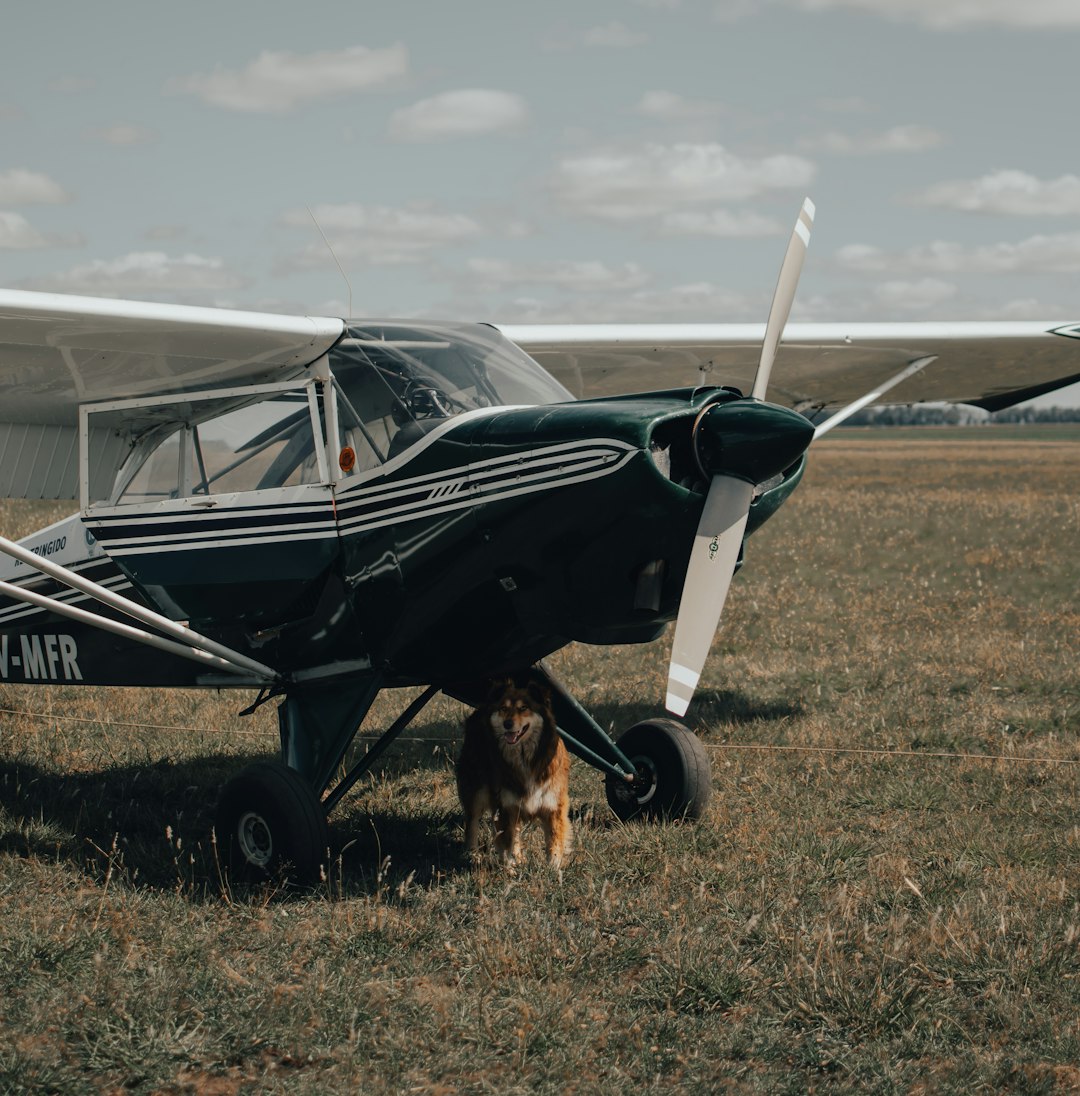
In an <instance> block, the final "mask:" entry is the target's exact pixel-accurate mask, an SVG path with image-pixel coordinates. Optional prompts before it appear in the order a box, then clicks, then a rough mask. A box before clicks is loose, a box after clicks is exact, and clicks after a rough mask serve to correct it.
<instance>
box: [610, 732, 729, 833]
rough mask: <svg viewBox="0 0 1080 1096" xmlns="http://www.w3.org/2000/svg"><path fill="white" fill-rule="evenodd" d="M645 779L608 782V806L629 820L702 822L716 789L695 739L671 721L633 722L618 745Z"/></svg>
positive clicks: (691, 733)
mask: <svg viewBox="0 0 1080 1096" xmlns="http://www.w3.org/2000/svg"><path fill="white" fill-rule="evenodd" d="M618 746H619V749H620V750H622V752H623V753H624V754H626V756H627V757H628V758H629V759H630V760H631V761H632V762H633V763H634V768H635V769H637V771H638V773H639V774H640V775H641V779H639V780H637V781H635V782H634V783H633V784H629V783H627V782H626V781H624V780H620V779H619V778H618V777H616V776H612V775H610V774H609V775H608V777H607V780H606V788H607V801H608V806H610V807H611V809H612V810H613V811H614V812H615V814H616V815H617V816H618V817H619V818H621V819H622V820H623V821H628V820H629V819H631V818H648V819H653V818H700V817H701V816H702V814H703V813H704V811H705V807H706V805H707V804H708V802H709V794H710V793H711V791H712V768H711V766H710V765H709V756H708V754H706V752H705V747H704V746H702V744H701V742H700V741H699V740H698V737H697V735H695V734H694V733H693V732H692V731H690V730H688V729H687V728H686V727H684V726H683V725H682V724H681V723H676V722H675V720H673V719H649V720H646V721H645V722H644V723H635V724H634V726H633V727H631V728H630V729H629V730H628V731H627V732H626V733H625V734H624V735H622V737H620V739H619V741H618Z"/></svg>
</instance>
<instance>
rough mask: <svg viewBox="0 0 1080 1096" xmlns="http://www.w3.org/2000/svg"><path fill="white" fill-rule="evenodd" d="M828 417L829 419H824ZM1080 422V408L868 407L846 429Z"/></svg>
mask: <svg viewBox="0 0 1080 1096" xmlns="http://www.w3.org/2000/svg"><path fill="white" fill-rule="evenodd" d="M822 417H823V418H824V417H827V416H822ZM1055 422H1080V407H1010V408H1007V409H1006V410H1005V411H997V412H995V413H994V414H990V413H989V412H987V411H983V410H982V408H979V407H971V406H969V405H967V404H962V403H913V404H908V405H904V406H896V407H867V408H864V409H863V410H862V411H858V412H856V413H855V414H854V415H852V416H851V418H850V419H848V420H847V422H846V423H845V425H846V426H986V425H988V424H990V423H1025V424H1027V423H1055Z"/></svg>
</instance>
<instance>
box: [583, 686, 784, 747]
mask: <svg viewBox="0 0 1080 1096" xmlns="http://www.w3.org/2000/svg"><path fill="white" fill-rule="evenodd" d="M805 710H806V709H805V708H804V707H803V705H802V704H801V703H800V702H799V701H798V700H788V699H782V700H765V701H763V700H760V699H759V698H757V697H753V696H749V695H748V694H746V693H742V692H739V691H738V690H736V689H708V688H699V689H698V691H697V693H696V695H695V697H694V702H693V704H692V705H691V707H690V710H689V711H688V712H687V714H686V715H685V716H684V717H683V718H682V719H681V720H679V722H682V723H685V724H686V725H687V726H688V727H690V728H691V729H692V730H694V731H696V732H697V733H698V734H700V735H703V736H704V737H706V738H707V737H708V733H709V730H710V729H711V728H712V726H713V725H715V724H717V723H734V724H736V725H739V726H741V725H743V724H749V723H762V722H766V723H771V722H775V721H778V720H781V719H792V718H794V717H796V716H800V715H803V714H804V712H805ZM591 711H592V716H593V718H594V719H595V720H596V722H597V723H599V724H600V726H601V727H603V728H604V729H605V730H607V731H608V733H609V734H611V736H612V737H613V738H616V739H617V738H618V737H619V735H620V734H622V733H623V731H626V730H628V729H629V728H630V727H632V726H633V725H634V724H635V723H640V722H642V721H644V720H651V719H674V718H675V717H674V716H673V715H671V714H670V713H669V712H666V711H662V710H660V709H659V708H658V705H657V704H655V703H647V702H640V701H622V702H620V701H616V702H613V703H610V702H608V703H605V702H597V703H596V704H594V705H593V707H592V709H591Z"/></svg>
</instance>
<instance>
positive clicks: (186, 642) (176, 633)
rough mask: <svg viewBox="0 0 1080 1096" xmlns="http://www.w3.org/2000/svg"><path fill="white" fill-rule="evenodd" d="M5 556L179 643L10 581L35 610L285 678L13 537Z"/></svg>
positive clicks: (268, 679) (6, 590) (252, 673)
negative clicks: (62, 564) (38, 552)
mask: <svg viewBox="0 0 1080 1096" xmlns="http://www.w3.org/2000/svg"><path fill="white" fill-rule="evenodd" d="M0 552H3V553H4V554H5V555H9V556H11V557H12V558H13V559H17V560H20V561H21V562H22V563H25V564H28V565H29V566H30V567H34V568H36V569H37V570H38V571H41V572H42V573H43V574H46V575H48V576H49V577H50V578H54V579H56V581H57V582H62V583H63V584H64V585H65V586H70V587H71V588H72V589H74V590H79V591H81V592H82V593H84V594H87V595H88V596H89V597H92V598H94V599H95V600H97V601H100V602H101V603H102V604H103V605H107V606H109V608H111V609H116V610H117V611H118V612H121V613H124V614H125V615H126V616H129V617H134V618H135V619H136V620H140V621H142V622H143V623H144V624H149V625H150V626H151V627H153V628H156V629H158V631H161V632H164V633H165V634H166V635H169V636H173V637H174V638H173V639H165V638H164V637H162V636H156V635H154V634H153V633H151V632H146V631H143V630H142V629H141V628H135V627H133V626H132V625H130V624H124V623H123V622H121V621H117V620H112V619H110V618H109V617H103V616H101V615H99V614H98V613H91V612H89V611H87V610H86V609H79V608H78V607H76V606H74V605H68V604H67V603H66V602H63V601H58V600H57V599H56V598H52V597H49V596H48V595H46V594H38V593H34V592H33V591H32V590H26V589H23V587H21V586H15V585H13V584H12V583H10V582H0V593H3V594H5V595H6V596H8V597H11V598H14V599H15V600H16V601H22V602H26V603H28V604H30V605H36V606H38V607H39V608H43V609H48V610H49V611H50V612H54V613H58V614H59V615H60V616H66V617H70V618H72V619H73V620H79V621H82V622H83V623H86V624H92V625H94V626H95V627H97V628H101V629H102V630H104V631H106V632H113V633H115V634H117V635H122V636H125V637H126V638H128V639H134V640H137V641H138V642H140V643H146V644H147V645H148V646H151V647H157V648H159V649H160V650H163V651H168V652H170V653H171V654H175V655H179V656H181V657H182V658H189V659H192V660H193V661H195V662H202V663H204V664H206V665H207V666H209V667H212V668H214V669H218V670H226V671H228V672H229V673H232V674H237V675H239V676H241V677H248V678H250V677H254V678H255V679H256V681H259V682H263V683H265V684H272V683H274V682H276V681H278V680H279V679H280V676H281V675H280V674H279V673H278V672H277V671H276V670H274V669H272V668H271V667H269V666H265V665H263V663H261V662H257V661H256V660H255V659H253V658H248V656H247V655H244V654H241V653H240V652H239V651H234V650H232V648H230V647H226V646H225V645H224V644H223V643H218V642H217V641H216V640H213V639H210V638H208V637H207V636H204V635H200V634H199V633H198V632H196V631H193V630H192V629H191V628H187V627H185V626H184V625H183V624H178V623H177V622H176V621H175V620H170V619H169V618H168V617H167V616H162V614H161V613H156V612H154V610H153V609H147V608H146V607H145V606H143V605H139V604H137V603H136V602H134V601H132V600H131V599H130V598H126V597H124V596H123V595H122V594H118V593H116V591H115V590H109V589H108V588H107V587H105V586H100V585H98V583H96V582H93V581H91V580H90V579H88V578H86V577H85V576H83V575H80V574H77V573H76V572H75V571H71V570H68V568H67V567H62V566H61V565H60V564H59V563H53V562H52V560H48V559H42V558H41V557H40V556H36V555H34V553H33V552H31V551H29V550H28V549H26V548H24V547H23V546H22V545H21V544H16V543H15V541H13V540H8V539H7V537H3V536H0Z"/></svg>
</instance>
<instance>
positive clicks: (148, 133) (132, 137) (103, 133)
mask: <svg viewBox="0 0 1080 1096" xmlns="http://www.w3.org/2000/svg"><path fill="white" fill-rule="evenodd" d="M87 136H89V137H91V138H93V139H94V140H97V141H104V142H105V143H106V144H107V145H145V144H147V143H149V142H150V141H153V140H154V139H155V137H156V136H157V134H155V133H154V131H153V130H151V129H144V128H143V127H142V126H133V125H129V124H127V123H126V122H118V123H117V124H116V125H114V126H106V127H105V128H104V129H91V130H89V131H88V132H87Z"/></svg>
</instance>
